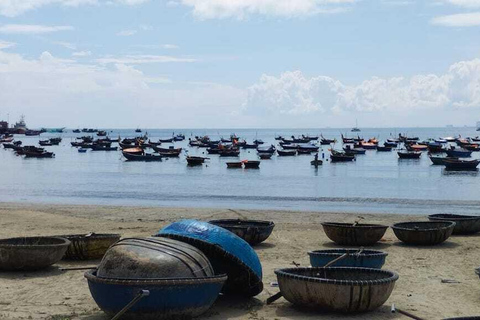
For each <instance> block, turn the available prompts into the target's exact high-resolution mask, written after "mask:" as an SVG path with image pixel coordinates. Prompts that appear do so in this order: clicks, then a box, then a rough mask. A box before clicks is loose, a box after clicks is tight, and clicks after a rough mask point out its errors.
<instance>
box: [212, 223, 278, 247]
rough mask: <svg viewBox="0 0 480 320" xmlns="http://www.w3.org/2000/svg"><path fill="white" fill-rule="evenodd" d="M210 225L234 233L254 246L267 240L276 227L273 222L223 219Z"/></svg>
mask: <svg viewBox="0 0 480 320" xmlns="http://www.w3.org/2000/svg"><path fill="white" fill-rule="evenodd" d="M209 223H211V224H214V225H216V226H219V227H222V228H224V229H227V230H228V231H230V232H233V233H234V234H236V235H237V236H239V237H240V238H242V239H243V240H245V241H247V242H248V243H249V244H250V245H252V246H254V245H257V244H259V243H262V242H263V241H265V240H267V238H268V237H269V236H270V234H272V231H273V228H274V227H275V223H273V221H262V220H241V219H222V220H211V221H209Z"/></svg>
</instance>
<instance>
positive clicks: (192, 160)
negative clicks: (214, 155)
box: [186, 156, 209, 166]
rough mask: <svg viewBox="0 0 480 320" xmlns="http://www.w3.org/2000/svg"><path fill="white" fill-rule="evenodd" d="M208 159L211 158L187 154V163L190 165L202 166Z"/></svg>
mask: <svg viewBox="0 0 480 320" xmlns="http://www.w3.org/2000/svg"><path fill="white" fill-rule="evenodd" d="M206 159H209V158H205V157H197V156H187V157H186V160H187V165H189V166H200V165H202V164H203V163H204V162H205V160H206Z"/></svg>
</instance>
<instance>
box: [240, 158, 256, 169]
mask: <svg viewBox="0 0 480 320" xmlns="http://www.w3.org/2000/svg"><path fill="white" fill-rule="evenodd" d="M242 162H243V165H244V166H245V169H258V168H260V161H257V160H243V161H242Z"/></svg>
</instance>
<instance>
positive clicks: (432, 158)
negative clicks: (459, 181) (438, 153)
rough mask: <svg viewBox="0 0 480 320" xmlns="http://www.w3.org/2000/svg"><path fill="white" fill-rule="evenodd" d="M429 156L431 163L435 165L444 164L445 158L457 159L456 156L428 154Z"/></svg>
mask: <svg viewBox="0 0 480 320" xmlns="http://www.w3.org/2000/svg"><path fill="white" fill-rule="evenodd" d="M429 158H430V161H432V164H433V165H436V166H444V165H445V160H447V159H453V160H458V158H449V157H435V156H432V155H430V156H429Z"/></svg>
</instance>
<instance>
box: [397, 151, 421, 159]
mask: <svg viewBox="0 0 480 320" xmlns="http://www.w3.org/2000/svg"><path fill="white" fill-rule="evenodd" d="M397 154H398V157H399V158H400V159H420V157H421V155H422V153H421V152H420V151H398V152H397Z"/></svg>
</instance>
